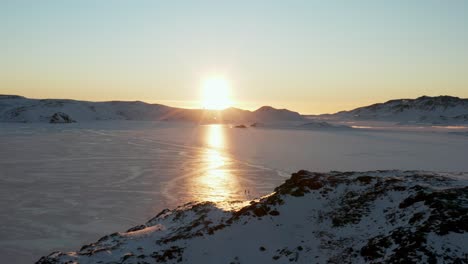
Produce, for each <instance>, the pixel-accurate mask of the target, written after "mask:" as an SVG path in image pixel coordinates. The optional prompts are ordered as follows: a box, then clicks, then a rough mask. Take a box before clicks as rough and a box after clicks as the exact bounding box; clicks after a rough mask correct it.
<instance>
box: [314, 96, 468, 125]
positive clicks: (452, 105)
mask: <svg viewBox="0 0 468 264" xmlns="http://www.w3.org/2000/svg"><path fill="white" fill-rule="evenodd" d="M320 117H328V118H333V119H344V120H350V119H352V120H378V121H394V122H401V123H426V124H451V123H468V99H461V98H458V97H453V96H436V97H430V96H421V97H419V98H416V99H397V100H390V101H387V102H385V103H379V104H373V105H369V106H364V107H359V108H356V109H354V110H351V111H342V112H338V113H336V114H331V115H321V116H320Z"/></svg>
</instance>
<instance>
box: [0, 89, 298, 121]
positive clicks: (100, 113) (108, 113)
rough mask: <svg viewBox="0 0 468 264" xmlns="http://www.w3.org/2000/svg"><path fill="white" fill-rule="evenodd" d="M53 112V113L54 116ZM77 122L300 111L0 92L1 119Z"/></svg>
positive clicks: (251, 117) (261, 117)
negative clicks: (35, 96) (206, 107)
mask: <svg viewBox="0 0 468 264" xmlns="http://www.w3.org/2000/svg"><path fill="white" fill-rule="evenodd" d="M54 115H55V117H54ZM57 116H60V117H62V116H63V117H66V118H61V120H62V119H63V120H67V119H69V120H73V121H76V122H84V121H99V120H145V121H188V122H197V123H205V122H207V123H210V122H219V123H223V122H226V123H240V122H275V121H302V120H304V117H302V116H301V115H300V114H299V113H297V112H293V111H289V110H286V109H275V108H273V107H261V108H260V109H258V110H256V111H247V110H242V109H237V108H228V109H225V110H203V109H183V108H175V107H170V106H165V105H161V104H148V103H144V102H140V101H134V102H126V101H109V102H89V101H77V100H68V99H42V100H40V99H29V98H25V97H22V96H15V95H0V122H25V123H34V122H51V123H54V120H56V119H57V118H56V117H57Z"/></svg>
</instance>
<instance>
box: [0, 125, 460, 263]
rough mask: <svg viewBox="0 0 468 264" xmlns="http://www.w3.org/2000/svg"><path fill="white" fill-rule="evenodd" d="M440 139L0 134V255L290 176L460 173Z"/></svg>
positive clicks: (218, 132)
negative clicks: (300, 173) (299, 173)
mask: <svg viewBox="0 0 468 264" xmlns="http://www.w3.org/2000/svg"><path fill="white" fill-rule="evenodd" d="M466 157H468V140H467V137H464V136H459V135H455V134H450V133H446V132H433V131H432V132H424V131H420V130H418V131H386V130H378V131H371V130H359V129H356V130H349V131H348V130H344V131H307V130H289V129H263V128H248V129H236V128H231V127H228V126H216V125H211V126H198V125H188V124H181V123H168V122H136V121H121V122H119V121H111V122H95V123H76V124H60V125H54V124H6V123H3V124H0V216H1V217H0V221H1V222H0V224H1V225H0V254H1V255H2V260H3V261H6V263H9V262H13V261H14V262H15V263H30V262H32V261H34V260H37V258H39V257H40V256H42V255H45V254H47V253H49V252H51V251H53V250H61V251H67V250H71V249H76V248H77V247H79V246H80V245H82V244H86V243H88V242H90V241H95V240H96V239H98V238H99V237H101V236H103V235H105V234H109V233H112V232H115V231H121V230H126V229H128V228H129V227H131V226H134V225H136V224H139V223H143V222H145V221H146V220H148V219H149V218H151V217H152V216H154V215H155V214H156V213H157V212H159V211H160V210H162V209H164V208H173V207H176V206H177V205H180V204H183V203H185V202H189V201H192V200H214V201H224V200H228V199H229V200H232V199H234V200H236V199H237V200H246V199H251V198H253V197H256V196H259V195H264V194H267V193H269V192H271V191H272V190H273V188H274V187H275V186H277V185H279V184H280V183H282V182H283V181H284V179H285V177H288V176H289V175H288V174H289V173H291V172H293V171H297V170H298V169H308V170H311V171H329V170H375V169H414V170H435V171H468V162H466V161H467V159H466Z"/></svg>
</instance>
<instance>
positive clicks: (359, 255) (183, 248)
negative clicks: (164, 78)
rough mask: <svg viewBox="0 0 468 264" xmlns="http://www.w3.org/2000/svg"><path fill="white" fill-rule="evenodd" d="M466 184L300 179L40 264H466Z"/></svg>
mask: <svg viewBox="0 0 468 264" xmlns="http://www.w3.org/2000/svg"><path fill="white" fill-rule="evenodd" d="M467 179H468V174H466V173H465V174H463V173H460V174H447V173H443V174H442V173H433V172H419V171H370V172H330V173H313V172H307V171H299V172H297V173H294V174H293V175H292V177H291V178H290V179H288V180H287V181H286V182H285V183H284V184H282V185H281V186H279V187H277V188H276V189H275V192H274V193H272V194H271V195H268V196H265V197H263V198H261V199H258V200H253V201H250V202H247V203H242V202H237V203H236V202H232V203H228V204H224V205H223V207H222V206H221V205H219V204H214V203H209V202H204V203H189V204H186V205H184V206H181V207H179V208H176V209H174V210H168V209H166V210H163V211H162V212H160V213H159V214H158V215H157V216H155V217H154V218H153V219H151V220H150V221H148V222H147V223H146V224H143V225H139V226H136V227H133V228H131V229H129V230H128V231H126V232H120V233H114V234H111V235H108V236H105V237H103V238H101V239H99V241H97V242H95V243H92V244H89V245H85V246H83V247H82V248H81V249H80V250H79V251H76V252H68V253H63V252H54V253H52V254H50V255H49V256H47V257H43V258H41V259H40V260H39V261H38V262H37V263H39V264H46V263H82V264H84V263H291V262H293V263H366V262H368V263H403V262H404V263H466V262H467V261H468V247H466V245H467V243H468V233H467V232H468V183H467ZM223 208H224V209H223ZM229 208H231V209H230V210H229Z"/></svg>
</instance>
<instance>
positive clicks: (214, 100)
mask: <svg viewBox="0 0 468 264" xmlns="http://www.w3.org/2000/svg"><path fill="white" fill-rule="evenodd" d="M230 96H231V95H230V87H229V83H228V82H227V81H226V80H225V79H224V78H219V77H218V78H210V79H208V80H206V81H205V82H204V83H203V87H202V105H203V108H205V109H213V110H220V109H225V108H228V107H229V106H231V98H230Z"/></svg>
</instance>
